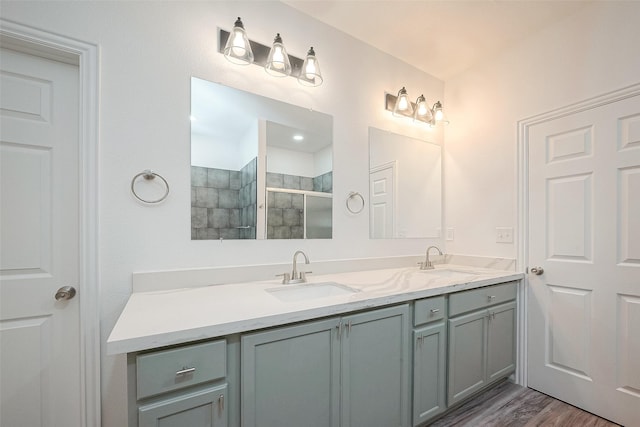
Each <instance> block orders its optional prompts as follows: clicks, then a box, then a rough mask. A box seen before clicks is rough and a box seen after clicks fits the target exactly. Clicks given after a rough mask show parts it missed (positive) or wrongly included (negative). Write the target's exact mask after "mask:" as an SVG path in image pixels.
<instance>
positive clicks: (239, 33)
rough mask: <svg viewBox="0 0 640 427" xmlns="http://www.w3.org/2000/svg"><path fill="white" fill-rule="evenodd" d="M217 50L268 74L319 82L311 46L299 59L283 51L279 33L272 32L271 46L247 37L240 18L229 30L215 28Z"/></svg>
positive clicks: (238, 62) (232, 59) (306, 81)
mask: <svg viewBox="0 0 640 427" xmlns="http://www.w3.org/2000/svg"><path fill="white" fill-rule="evenodd" d="M218 52H220V53H222V54H224V56H225V58H227V59H228V60H229V61H230V62H233V63H234V64H242V65H247V64H255V65H259V66H261V67H264V69H265V70H266V71H267V73H269V74H271V75H272V76H276V77H286V76H292V77H295V78H296V79H297V80H298V82H299V83H300V84H301V85H304V86H320V85H321V84H322V82H323V78H322V74H321V73H320V66H319V64H318V58H317V57H316V53H315V51H314V49H313V47H311V48H310V49H309V51H308V52H307V56H306V57H305V59H304V60H302V59H301V58H298V57H296V56H293V55H289V54H288V53H287V50H286V49H285V47H284V44H283V43H282V37H281V36H280V33H278V34H277V35H276V37H275V39H274V41H273V45H272V46H266V45H263V44H261V43H257V42H255V41H253V40H249V39H248V38H247V33H246V31H245V30H244V25H243V24H242V20H241V19H240V18H238V20H237V21H236V22H235V25H234V27H233V30H231V32H229V31H226V30H223V29H221V28H218Z"/></svg>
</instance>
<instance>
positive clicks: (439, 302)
mask: <svg viewBox="0 0 640 427" xmlns="http://www.w3.org/2000/svg"><path fill="white" fill-rule="evenodd" d="M444 310H445V302H444V295H443V296H439V297H433V298H425V299H421V300H418V301H416V302H415V305H414V307H413V325H414V326H418V325H423V324H425V323H429V322H433V321H434V320H440V319H444Z"/></svg>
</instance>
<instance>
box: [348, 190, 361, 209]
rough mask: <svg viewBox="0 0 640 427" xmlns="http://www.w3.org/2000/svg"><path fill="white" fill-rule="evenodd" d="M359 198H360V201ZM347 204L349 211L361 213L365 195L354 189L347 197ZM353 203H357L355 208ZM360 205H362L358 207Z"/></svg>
mask: <svg viewBox="0 0 640 427" xmlns="http://www.w3.org/2000/svg"><path fill="white" fill-rule="evenodd" d="M358 199H359V200H360V201H359V202H358ZM354 200H355V201H354ZM346 205H347V210H348V211H349V212H351V213H352V214H359V213H360V212H362V210H363V209H364V197H363V196H362V194H360V193H358V192H357V191H352V192H350V193H349V196H348V197H347V201H346ZM352 205H355V206H356V207H355V208H354V207H352ZM358 205H360V206H359V207H358Z"/></svg>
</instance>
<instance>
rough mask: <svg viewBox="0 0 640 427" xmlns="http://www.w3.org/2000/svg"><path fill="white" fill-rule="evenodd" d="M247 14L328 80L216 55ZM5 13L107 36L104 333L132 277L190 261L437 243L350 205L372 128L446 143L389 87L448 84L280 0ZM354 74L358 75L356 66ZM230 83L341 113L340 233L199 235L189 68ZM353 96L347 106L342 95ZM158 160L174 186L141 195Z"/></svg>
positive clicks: (120, 371)
mask: <svg viewBox="0 0 640 427" xmlns="http://www.w3.org/2000/svg"><path fill="white" fill-rule="evenodd" d="M238 16H241V17H242V19H243V22H244V24H245V27H246V29H247V31H248V33H249V35H250V37H251V38H252V39H254V40H257V41H260V42H262V43H266V44H268V43H269V42H270V41H271V40H272V39H273V37H274V35H275V33H276V32H280V33H281V34H282V36H283V38H284V42H285V44H286V46H287V50H288V51H289V52H290V53H291V54H294V55H297V56H304V54H305V53H306V51H307V49H308V48H309V46H311V45H313V47H314V48H315V50H316V52H317V56H318V59H319V61H320V64H321V68H322V71H323V74H324V84H323V85H322V86H320V87H319V88H306V87H303V86H300V85H299V84H298V83H297V81H296V80H295V79H293V78H285V79H278V78H272V77H270V76H269V75H267V74H266V73H265V72H264V70H262V69H260V68H259V67H256V66H247V67H239V66H234V65H232V64H230V63H229V62H227V61H226V60H225V59H224V58H223V56H222V55H220V54H219V53H217V51H216V46H217V34H216V27H217V26H219V27H221V28H225V29H227V30H228V29H230V28H231V26H232V24H233V22H234V21H235V19H236V17H238ZM2 17H3V18H4V19H8V20H12V21H15V22H18V23H22V24H26V25H29V26H32V27H36V28H39V29H42V30H45V31H51V32H54V33H58V34H61V35H64V36H68V37H73V38H76V39H80V40H83V41H87V42H93V43H96V44H98V45H99V46H100V172H99V173H100V177H99V178H100V247H99V251H100V280H101V283H100V286H101V289H102V290H101V305H102V309H101V318H102V340H103V342H104V341H105V340H106V338H107V336H108V334H109V332H110V331H111V328H112V327H113V325H114V323H115V321H116V319H117V317H118V315H119V313H120V311H121V310H122V308H123V306H124V304H125V303H126V301H127V298H128V296H129V294H130V292H131V273H132V272H134V271H149V270H163V269H172V268H185V267H205V266H222V265H244V264H255V263H280V262H282V263H288V262H290V259H291V254H292V253H293V252H294V251H295V250H296V249H302V250H304V251H305V252H306V253H307V254H308V255H309V256H310V258H311V261H312V262H313V261H317V260H328V259H345V258H355V257H370V256H385V255H408V254H419V253H422V252H423V251H424V248H425V247H426V246H427V245H428V244H431V243H434V242H433V241H427V240H424V239H415V240H393V241H389V240H377V241H376V240H369V237H368V236H369V220H368V215H367V213H366V212H363V213H362V214H360V215H350V214H348V213H347V212H346V209H345V203H344V201H345V199H346V197H347V195H348V193H349V191H359V192H361V193H362V194H364V195H366V194H368V168H369V159H368V156H367V152H368V144H367V141H368V137H367V134H368V127H369V126H375V127H378V128H382V129H387V130H390V131H393V132H396V133H403V134H407V135H409V136H413V137H416V138H427V139H430V140H436V141H438V142H439V143H441V142H442V141H441V138H442V136H441V135H440V134H438V133H435V134H430V135H424V133H423V132H424V131H423V130H421V128H419V127H414V126H413V125H411V124H407V123H405V122H404V121H401V120H396V119H394V118H392V117H391V115H390V113H389V112H388V111H385V110H384V92H385V91H388V92H397V90H398V89H399V88H400V87H402V86H406V87H407V89H408V90H410V91H411V93H422V92H424V94H425V95H427V96H428V97H429V98H430V99H442V98H443V95H444V87H443V82H441V81H439V80H437V79H435V78H433V77H431V76H429V75H427V74H425V73H423V72H421V71H418V70H417V69H415V68H413V67H410V66H408V65H406V64H404V63H402V62H399V61H398V60H396V59H394V58H392V57H391V56H389V55H385V54H382V53H381V52H379V51H377V50H375V49H373V48H371V47H368V46H366V45H365V44H363V43H361V42H359V41H356V40H355V39H353V38H351V37H348V36H346V35H344V34H342V33H340V32H337V31H336V30H334V29H332V28H330V27H328V26H325V25H324V24H321V23H319V22H317V21H315V20H313V19H311V18H308V17H306V16H304V15H302V14H300V13H298V12H297V11H294V10H293V9H291V8H289V7H287V6H285V5H283V4H281V3H277V2H248V1H247V2H237V1H207V2H196V1H179V2H170V1H167V2H148V1H145V2H136V1H128V2H84V1H77V2H76V1H60V2H27V1H17V2H13V1H3V2H2ZM354 70H356V71H357V73H356V72H355V71H354ZM191 76H196V77H200V78H203V79H208V80H211V81H216V82H220V83H223V84H225V85H228V86H233V87H235V88H238V89H241V90H246V91H251V92H254V93H257V94H259V95H263V96H268V97H271V98H275V99H278V100H281V101H284V102H288V103H291V104H296V105H300V106H303V107H306V108H313V109H314V110H317V111H321V112H323V113H327V114H330V115H332V116H333V119H334V120H333V123H334V135H333V150H334V164H333V170H334V195H335V204H334V206H335V209H334V222H333V226H334V230H333V236H334V238H333V239H332V240H322V241H305V242H301V241H295V242H288V241H284V240H279V241H273V240H269V241H268V240H262V241H250V242H248V241H222V242H221V241H191V239H190V221H191V215H190V191H189V188H190V172H189V165H190V142H189V137H190V123H189V120H188V117H189V111H190V78H191ZM344 99H348V100H349V102H348V103H345V102H344V101H343V100H344ZM147 168H152V169H153V170H154V171H157V172H158V173H160V174H162V175H163V176H164V177H165V178H166V179H167V180H168V182H169V184H170V185H171V189H172V193H171V195H170V196H169V198H168V199H167V200H166V202H164V203H163V204H161V205H159V206H154V207H148V206H143V205H141V204H140V203H137V202H136V200H135V199H134V197H133V196H132V195H131V194H130V193H129V189H128V184H129V182H130V180H131V178H132V177H133V176H134V175H135V174H137V173H139V172H140V171H142V170H143V169H147ZM102 388H103V408H102V409H103V425H104V426H105V427H121V426H124V425H126V411H125V408H126V406H125V404H126V377H125V357H124V356H119V357H107V356H103V363H102Z"/></svg>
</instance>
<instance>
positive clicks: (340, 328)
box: [336, 321, 342, 339]
mask: <svg viewBox="0 0 640 427" xmlns="http://www.w3.org/2000/svg"><path fill="white" fill-rule="evenodd" d="M336 329H337V330H338V339H340V338H341V337H342V321H340V323H338V325H337V326H336Z"/></svg>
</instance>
